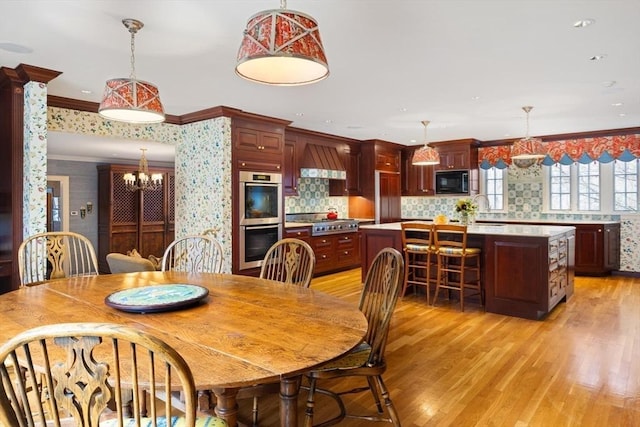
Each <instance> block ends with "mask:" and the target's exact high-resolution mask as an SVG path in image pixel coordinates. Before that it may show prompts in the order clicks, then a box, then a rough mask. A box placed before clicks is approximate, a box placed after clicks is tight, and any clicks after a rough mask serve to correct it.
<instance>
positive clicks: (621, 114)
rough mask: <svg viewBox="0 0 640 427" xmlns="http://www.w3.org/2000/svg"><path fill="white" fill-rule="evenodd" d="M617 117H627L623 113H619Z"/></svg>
mask: <svg viewBox="0 0 640 427" xmlns="http://www.w3.org/2000/svg"><path fill="white" fill-rule="evenodd" d="M618 116H620V117H626V116H627V115H626V114H625V113H620V114H618Z"/></svg>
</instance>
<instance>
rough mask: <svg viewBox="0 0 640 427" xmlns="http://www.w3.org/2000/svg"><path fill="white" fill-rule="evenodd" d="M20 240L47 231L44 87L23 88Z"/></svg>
mask: <svg viewBox="0 0 640 427" xmlns="http://www.w3.org/2000/svg"><path fill="white" fill-rule="evenodd" d="M23 168H24V170H23V174H24V184H23V185H24V188H23V191H24V193H23V206H24V209H23V218H22V220H23V232H22V234H23V237H28V236H31V235H33V234H37V233H42V232H45V231H47V212H46V207H47V85H46V84H44V83H38V82H29V83H27V84H26V85H25V86H24V161H23Z"/></svg>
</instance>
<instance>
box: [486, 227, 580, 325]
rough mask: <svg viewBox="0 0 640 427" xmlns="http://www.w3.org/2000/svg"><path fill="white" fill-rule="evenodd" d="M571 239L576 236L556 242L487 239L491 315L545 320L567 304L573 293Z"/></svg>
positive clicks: (487, 284)
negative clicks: (555, 309)
mask: <svg viewBox="0 0 640 427" xmlns="http://www.w3.org/2000/svg"><path fill="white" fill-rule="evenodd" d="M570 238H571V239H572V238H573V232H572V233H570V235H561V236H558V237H554V238H552V239H549V238H546V237H540V238H532V237H527V238H522V237H515V236H514V237H510V236H487V237H486V239H485V247H484V251H485V293H486V309H487V311H489V312H492V313H501V314H508V315H510V316H517V317H524V318H526V319H542V318H543V317H545V316H546V315H547V314H548V313H549V312H550V311H551V310H552V309H553V308H554V307H555V306H556V305H557V304H558V303H559V302H561V301H563V300H565V301H566V299H567V298H568V297H569V296H570V295H571V294H572V293H573V283H572V275H571V274H569V273H570V268H569V267H570V265H569V264H570V262H569V257H570V254H569V244H570V240H569V239H570ZM571 244H573V241H571Z"/></svg>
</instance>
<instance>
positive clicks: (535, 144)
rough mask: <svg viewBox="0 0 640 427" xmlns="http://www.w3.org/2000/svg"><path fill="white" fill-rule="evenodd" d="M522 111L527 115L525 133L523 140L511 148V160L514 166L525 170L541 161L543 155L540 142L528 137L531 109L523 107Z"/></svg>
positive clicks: (538, 139)
mask: <svg viewBox="0 0 640 427" xmlns="http://www.w3.org/2000/svg"><path fill="white" fill-rule="evenodd" d="M522 109H523V110H524V112H525V113H527V133H526V134H525V137H524V138H522V139H519V140H517V141H515V142H514V143H513V145H512V146H511V159H512V160H513V161H514V164H515V165H516V166H518V167H524V168H527V167H529V166H531V165H533V164H535V163H537V162H538V161H539V160H540V159H543V158H544V157H545V154H544V151H543V148H542V140H541V139H540V138H532V137H530V136H529V112H531V110H533V107H531V106H525V107H522Z"/></svg>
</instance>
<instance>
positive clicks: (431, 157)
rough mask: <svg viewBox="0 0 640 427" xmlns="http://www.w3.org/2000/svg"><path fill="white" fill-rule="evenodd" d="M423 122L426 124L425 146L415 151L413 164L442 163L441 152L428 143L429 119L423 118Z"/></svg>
mask: <svg viewBox="0 0 640 427" xmlns="http://www.w3.org/2000/svg"><path fill="white" fill-rule="evenodd" d="M422 124H423V125H424V147H420V148H418V149H417V150H416V151H415V152H414V153H413V158H412V159H411V164H412V165H416V166H429V165H437V164H439V163H440V154H438V152H437V151H436V150H435V148H433V147H431V146H429V145H427V126H428V125H429V120H423V121H422Z"/></svg>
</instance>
